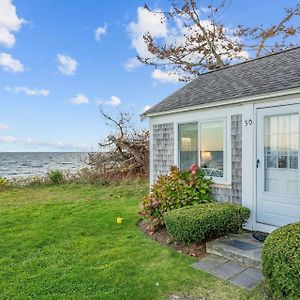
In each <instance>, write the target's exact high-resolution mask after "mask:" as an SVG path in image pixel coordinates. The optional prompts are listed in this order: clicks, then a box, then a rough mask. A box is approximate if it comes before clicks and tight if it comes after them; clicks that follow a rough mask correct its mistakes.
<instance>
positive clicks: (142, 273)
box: [0, 181, 263, 300]
mask: <svg viewBox="0 0 300 300" xmlns="http://www.w3.org/2000/svg"><path fill="white" fill-rule="evenodd" d="M146 191H147V183H146V182H143V181H140V182H135V181H129V182H125V183H123V184H122V185H118V186H111V187H99V186H93V185H79V184H78V185H75V184H74V185H73V184H70V185H61V186H52V187H34V188H24V189H19V190H10V191H5V192H3V191H2V192H0V299H66V298H67V299H130V300H131V299H141V300H142V299H168V295H169V294H170V293H172V292H174V293H177V294H189V295H192V296H198V297H203V298H205V299H230V300H234V299H239V300H241V299H255V300H257V299H263V293H262V292H260V289H259V288H257V289H256V290H255V291H251V292H249V291H245V290H243V289H240V288H237V287H235V286H232V285H230V284H229V283H226V282H223V281H222V280H219V279H216V278H215V277H213V276H211V275H208V274H206V273H203V272H201V271H198V270H194V269H192V268H191V267H190V264H191V263H192V262H194V261H195V260H196V259H194V258H192V257H188V256H186V255H183V254H180V253H177V252H176V251H174V250H172V249H169V248H167V247H163V246H160V245H159V244H157V243H156V242H154V241H153V240H151V239H150V238H149V237H146V236H145V235H144V234H143V233H142V232H141V231H140V230H139V228H138V227H137V225H136V224H137V221H138V220H139V217H138V216H137V213H136V212H137V209H138V204H139V202H140V201H141V199H142V196H143V195H144V194H145V193H146ZM117 216H121V217H123V218H124V223H123V224H122V225H118V224H116V217H117Z"/></svg>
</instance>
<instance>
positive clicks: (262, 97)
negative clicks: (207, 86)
mask: <svg viewBox="0 0 300 300" xmlns="http://www.w3.org/2000/svg"><path fill="white" fill-rule="evenodd" d="M295 94H300V88H293V89H287V90H282V91H277V92H271V93H264V94H260V95H255V96H247V97H238V98H232V99H227V100H221V101H213V102H209V103H205V104H200V105H194V106H190V107H182V108H178V109H171V110H168V111H163V112H157V113H149V114H145V115H144V116H145V117H148V118H151V117H155V116H162V115H166V114H175V113H179V112H187V111H193V110H198V109H203V108H209V107H217V106H224V105H229V104H242V103H245V102H251V101H257V100H268V99H272V98H275V97H282V96H290V95H295Z"/></svg>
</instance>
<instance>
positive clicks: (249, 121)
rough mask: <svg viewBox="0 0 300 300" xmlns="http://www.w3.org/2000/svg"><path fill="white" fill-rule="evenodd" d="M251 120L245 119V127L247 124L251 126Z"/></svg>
mask: <svg viewBox="0 0 300 300" xmlns="http://www.w3.org/2000/svg"><path fill="white" fill-rule="evenodd" d="M252 123H253V122H252V120H251V119H249V120H245V127H247V126H251V125H252Z"/></svg>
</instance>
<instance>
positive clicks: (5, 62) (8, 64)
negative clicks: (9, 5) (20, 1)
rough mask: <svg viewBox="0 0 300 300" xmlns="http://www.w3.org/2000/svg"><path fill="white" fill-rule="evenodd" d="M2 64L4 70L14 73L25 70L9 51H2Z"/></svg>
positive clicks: (0, 56)
mask: <svg viewBox="0 0 300 300" xmlns="http://www.w3.org/2000/svg"><path fill="white" fill-rule="evenodd" d="M0 1H1V0H0ZM0 66H1V67H2V69H3V70H4V71H7V72H12V73H21V72H24V66H23V64H22V63H21V62H20V61H19V60H18V59H14V58H13V57H12V56H11V55H10V54H8V53H0Z"/></svg>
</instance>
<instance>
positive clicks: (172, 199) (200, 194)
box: [139, 165, 212, 230]
mask: <svg viewBox="0 0 300 300" xmlns="http://www.w3.org/2000/svg"><path fill="white" fill-rule="evenodd" d="M211 183H212V181H211V179H208V178H206V177H205V173H204V171H203V170H200V169H198V167H197V166H196V165H193V166H191V168H190V170H188V171H184V172H180V171H179V170H178V168H177V167H172V168H171V172H170V174H169V175H165V176H160V177H159V178H158V180H157V182H156V183H155V184H154V185H153V186H152V188H151V191H150V193H149V194H148V195H147V196H145V198H144V201H143V203H142V207H141V209H140V211H139V213H140V214H141V215H142V216H143V217H144V218H146V219H147V220H148V221H149V223H150V226H151V228H152V230H155V229H156V228H157V227H159V226H164V218H163V216H164V213H165V212H167V211H169V210H173V209H177V208H180V207H185V206H191V205H195V204H199V203H207V202H211V201H212V200H211V198H210V196H209V193H210V186H211Z"/></svg>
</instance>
